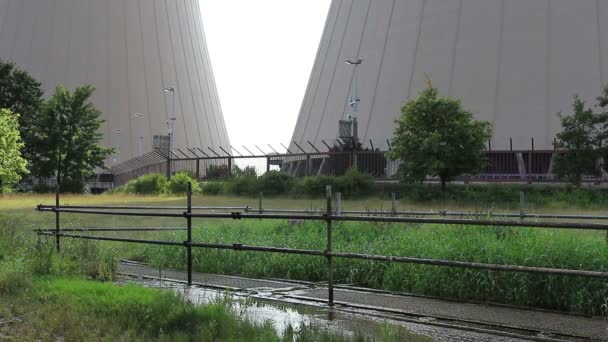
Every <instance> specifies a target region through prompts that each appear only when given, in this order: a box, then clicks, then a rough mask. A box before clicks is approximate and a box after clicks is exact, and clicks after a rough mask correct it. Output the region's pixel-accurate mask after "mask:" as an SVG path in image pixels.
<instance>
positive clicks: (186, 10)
mask: <svg viewBox="0 0 608 342" xmlns="http://www.w3.org/2000/svg"><path fill="white" fill-rule="evenodd" d="M0 58H2V59H4V60H10V61H14V62H15V63H16V64H17V65H18V66H19V67H21V68H23V69H25V70H27V71H29V72H30V73H31V74H32V76H34V77H35V78H37V79H38V80H40V81H41V82H42V83H43V85H44V89H45V92H46V94H47V95H48V94H51V93H52V92H53V90H54V88H55V86H56V85H58V84H62V85H64V86H66V87H69V88H72V89H73V88H74V87H76V86H81V85H84V84H92V85H93V86H95V87H96V89H97V91H96V93H95V96H94V102H95V104H96V105H97V107H98V108H99V109H100V110H101V111H102V112H103V117H104V119H105V120H106V123H105V125H104V127H103V130H104V131H103V132H104V134H105V137H104V143H105V145H107V146H113V147H119V148H120V155H117V156H114V157H113V158H112V160H114V159H116V161H125V160H127V159H129V158H131V157H133V156H135V155H138V154H139V152H140V151H139V150H140V141H141V150H142V152H144V153H145V152H148V151H150V150H151V149H152V136H153V135H166V134H167V119H168V118H170V117H172V116H173V115H168V113H171V112H175V117H176V120H175V121H174V122H175V140H174V142H175V146H177V147H188V146H189V147H206V146H210V147H212V148H213V147H217V146H218V145H221V146H228V145H229V142H228V135H227V133H226V127H225V124H224V119H223V116H222V111H221V108H220V103H219V100H218V96H217V92H216V88H215V82H214V79H213V72H212V70H211V63H210V62H209V56H208V53H207V46H206V43H205V37H204V32H203V27H202V21H201V16H200V9H199V4H198V0H0ZM165 88H169V89H167V91H164V89H165ZM170 88H173V90H174V91H170ZM142 114H143V115H142ZM139 137H143V138H142V139H141V140H140V138H139ZM110 164H112V163H111V162H110Z"/></svg>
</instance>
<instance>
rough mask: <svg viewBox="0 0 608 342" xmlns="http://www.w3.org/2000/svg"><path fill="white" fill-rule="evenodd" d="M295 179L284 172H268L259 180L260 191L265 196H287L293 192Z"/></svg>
mask: <svg viewBox="0 0 608 342" xmlns="http://www.w3.org/2000/svg"><path fill="white" fill-rule="evenodd" d="M294 181H295V180H294V178H293V177H292V176H290V175H288V174H286V173H284V172H280V171H268V172H266V173H264V174H263V175H262V176H260V177H259V178H258V182H259V190H260V191H263V192H264V194H265V195H269V196H273V195H280V194H286V193H288V192H289V191H291V187H292V186H293V183H294Z"/></svg>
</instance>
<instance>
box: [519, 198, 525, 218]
mask: <svg viewBox="0 0 608 342" xmlns="http://www.w3.org/2000/svg"><path fill="white" fill-rule="evenodd" d="M524 205H525V195H524V192H523V191H520V192H519V221H520V222H524V218H525V217H526V214H525V212H524Z"/></svg>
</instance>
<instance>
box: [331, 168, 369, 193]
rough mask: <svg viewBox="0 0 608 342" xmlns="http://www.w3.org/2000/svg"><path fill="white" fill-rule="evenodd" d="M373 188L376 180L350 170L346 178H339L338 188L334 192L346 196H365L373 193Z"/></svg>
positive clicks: (345, 175)
mask: <svg viewBox="0 0 608 342" xmlns="http://www.w3.org/2000/svg"><path fill="white" fill-rule="evenodd" d="M373 188H374V178H373V177H372V176H370V175H368V174H365V173H361V172H359V171H357V170H356V169H349V170H348V171H346V173H345V174H344V176H342V177H337V186H336V188H335V189H334V191H339V192H341V193H342V194H343V195H344V196H364V195H369V194H370V193H372V191H373Z"/></svg>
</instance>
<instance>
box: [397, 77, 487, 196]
mask: <svg viewBox="0 0 608 342" xmlns="http://www.w3.org/2000/svg"><path fill="white" fill-rule="evenodd" d="M395 122H396V124H397V127H396V128H395V131H394V136H393V139H392V142H391V145H392V149H391V151H389V154H388V156H389V158H391V159H401V160H402V164H401V166H400V169H399V174H400V176H401V178H402V179H403V180H405V181H409V182H422V181H424V179H425V178H426V176H438V177H439V179H440V180H441V188H442V190H445V186H446V183H447V182H449V181H450V180H451V179H452V178H453V177H455V176H458V175H461V174H464V173H472V172H477V171H479V170H480V168H481V167H482V164H483V154H482V151H483V150H484V148H485V144H486V142H487V141H488V139H489V138H490V137H491V136H492V126H491V124H490V123H489V122H486V121H478V120H475V118H474V117H473V113H471V112H469V111H467V110H465V109H464V108H463V106H462V103H461V101H460V100H457V99H453V98H441V97H439V91H438V90H437V88H434V87H433V85H432V84H431V82H430V80H427V87H426V89H424V90H423V91H421V92H420V94H419V96H418V98H416V99H414V100H410V101H408V102H407V103H406V104H405V105H404V106H403V107H402V108H401V116H400V117H399V118H398V119H397V120H396V121H395Z"/></svg>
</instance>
